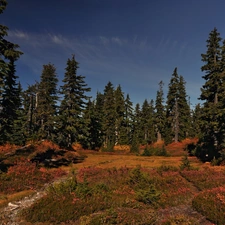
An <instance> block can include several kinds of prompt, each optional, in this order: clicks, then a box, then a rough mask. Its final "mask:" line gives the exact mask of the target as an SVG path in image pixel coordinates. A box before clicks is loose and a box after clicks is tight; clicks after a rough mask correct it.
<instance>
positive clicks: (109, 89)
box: [103, 82, 116, 151]
mask: <svg viewBox="0 0 225 225" xmlns="http://www.w3.org/2000/svg"><path fill="white" fill-rule="evenodd" d="M103 113H104V118H103V133H104V148H105V149H106V150H107V151H112V150H113V147H114V145H115V143H116V109H115V95H114V87H113V84H112V83H111V82H108V84H107V85H106V86H105V89H104V106H103Z"/></svg>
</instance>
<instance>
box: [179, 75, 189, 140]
mask: <svg viewBox="0 0 225 225" xmlns="http://www.w3.org/2000/svg"><path fill="white" fill-rule="evenodd" d="M179 78H180V79H179V87H178V89H179V98H178V110H179V138H178V140H180V141H181V140H184V139H185V138H187V137H189V136H190V130H191V109H190V105H189V104H188V101H187V94H186V88H185V84H186V82H185V80H184V78H183V76H180V77H179Z"/></svg>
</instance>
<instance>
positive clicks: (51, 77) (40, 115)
mask: <svg viewBox="0 0 225 225" xmlns="http://www.w3.org/2000/svg"><path fill="white" fill-rule="evenodd" d="M57 83H58V79H57V77H56V69H55V66H54V65H53V64H48V65H43V71H42V74H41V81H40V84H39V86H38V93H37V102H38V104H37V121H36V122H37V126H38V133H39V135H38V136H39V137H40V138H42V139H53V136H54V126H55V122H56V121H55V117H56V110H57V105H56V104H57V100H58V96H57V92H58V91H57Z"/></svg>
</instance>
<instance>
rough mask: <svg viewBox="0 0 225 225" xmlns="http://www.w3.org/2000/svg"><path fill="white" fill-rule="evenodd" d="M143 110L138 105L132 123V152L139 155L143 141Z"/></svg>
mask: <svg viewBox="0 0 225 225" xmlns="http://www.w3.org/2000/svg"><path fill="white" fill-rule="evenodd" d="M141 133H142V132H141V109H140V104H139V103H137V104H136V105H135V109H134V116H133V121H132V133H131V152H135V153H138V152H139V145H140V143H141V142H142V139H141Z"/></svg>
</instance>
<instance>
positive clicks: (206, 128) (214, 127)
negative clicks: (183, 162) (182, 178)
mask: <svg viewBox="0 0 225 225" xmlns="http://www.w3.org/2000/svg"><path fill="white" fill-rule="evenodd" d="M221 41H222V38H221V37H220V33H219V32H218V31H217V29H216V28H214V29H213V30H212V31H211V32H210V34H209V38H208V40H207V41H206V42H207V45H206V47H207V51H206V53H205V54H201V57H202V61H203V63H204V65H203V66H202V67H201V70H202V72H205V75H204V76H203V77H202V78H203V79H204V80H205V84H204V85H203V86H202V88H201V95H200V99H201V100H203V101H204V102H203V108H202V116H201V120H202V126H201V132H202V134H203V135H202V138H201V139H200V142H201V146H202V152H201V157H205V156H207V160H211V159H212V158H213V157H219V155H220V151H221V150H222V149H223V147H224V146H225V145H224V137H225V132H224V81H225V74H224V62H223V60H224V58H223V57H224V55H223V57H222V52H223V54H224V49H221Z"/></svg>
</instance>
